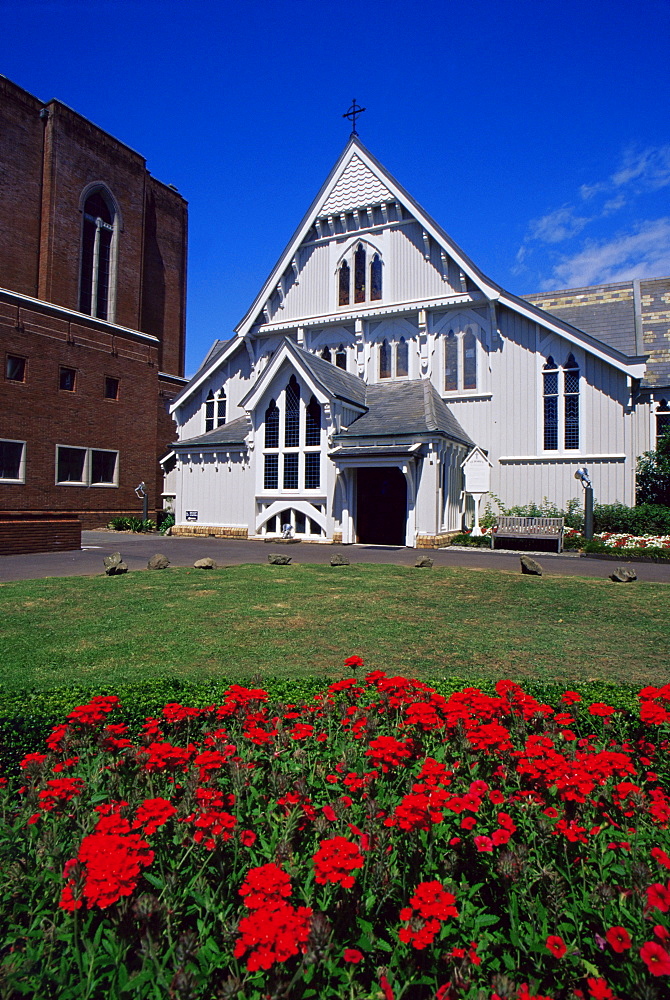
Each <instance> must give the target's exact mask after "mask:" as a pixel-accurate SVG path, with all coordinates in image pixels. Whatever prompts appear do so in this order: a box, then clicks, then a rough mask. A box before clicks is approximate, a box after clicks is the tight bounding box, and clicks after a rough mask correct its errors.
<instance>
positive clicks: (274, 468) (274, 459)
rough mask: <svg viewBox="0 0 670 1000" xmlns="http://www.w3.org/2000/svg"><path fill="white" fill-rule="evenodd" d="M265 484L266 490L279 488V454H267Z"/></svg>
mask: <svg viewBox="0 0 670 1000" xmlns="http://www.w3.org/2000/svg"><path fill="white" fill-rule="evenodd" d="M263 486H264V488H265V489H266V490H278V489H279V455H266V456H265V475H264V479H263Z"/></svg>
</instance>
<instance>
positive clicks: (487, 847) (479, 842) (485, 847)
mask: <svg viewBox="0 0 670 1000" xmlns="http://www.w3.org/2000/svg"><path fill="white" fill-rule="evenodd" d="M475 846H476V848H477V850H478V851H480V852H483V851H492V850H493V841H492V840H491V838H490V837H475Z"/></svg>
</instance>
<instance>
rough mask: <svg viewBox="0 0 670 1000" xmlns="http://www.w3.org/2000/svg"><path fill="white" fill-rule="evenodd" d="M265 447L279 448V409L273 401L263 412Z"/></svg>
mask: <svg viewBox="0 0 670 1000" xmlns="http://www.w3.org/2000/svg"><path fill="white" fill-rule="evenodd" d="M265 447H266V448H278V447H279V407H278V406H277V404H276V403H275V401H274V399H271V400H270V405H269V406H268V408H267V410H266V411H265Z"/></svg>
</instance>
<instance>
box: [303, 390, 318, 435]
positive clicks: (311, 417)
mask: <svg viewBox="0 0 670 1000" xmlns="http://www.w3.org/2000/svg"><path fill="white" fill-rule="evenodd" d="M317 444H321V407H320V406H319V404H318V403H317V401H316V399H315V397H314V396H312V398H311V399H310V401H309V403H308V405H307V409H306V412H305V445H306V446H307V447H308V448H309V447H310V446H311V445H317Z"/></svg>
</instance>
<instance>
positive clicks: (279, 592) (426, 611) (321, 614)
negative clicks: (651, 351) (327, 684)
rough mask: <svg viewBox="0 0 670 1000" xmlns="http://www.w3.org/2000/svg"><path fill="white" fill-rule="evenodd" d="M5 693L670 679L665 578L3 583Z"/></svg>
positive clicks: (334, 573) (326, 569)
mask: <svg viewBox="0 0 670 1000" xmlns="http://www.w3.org/2000/svg"><path fill="white" fill-rule="evenodd" d="M0 611H1V614H2V622H3V628H2V635H1V637H0V655H1V656H2V661H1V662H2V665H3V670H2V682H3V687H4V688H5V690H8V691H12V690H14V691H16V690H24V691H25V690H30V689H48V688H50V687H54V686H57V685H61V684H85V685H97V684H100V685H113V684H114V683H122V682H123V683H126V682H138V681H146V680H150V679H154V678H165V677H180V678H183V679H188V680H191V681H194V680H200V679H214V678H217V677H221V679H222V680H225V681H226V682H230V681H231V680H242V679H246V680H248V679H249V678H250V677H252V676H253V675H258V674H262V675H265V676H273V677H287V678H288V677H301V676H306V675H311V676H314V675H317V676H322V677H330V676H341V671H342V661H343V659H344V657H346V656H348V655H350V654H351V653H358V654H359V655H361V656H363V657H364V659H365V663H366V667H369V668H370V669H376V668H379V669H383V670H386V671H387V672H389V673H405V674H411V675H413V676H416V677H420V678H422V679H425V680H433V681H436V680H438V679H439V678H441V677H445V676H456V677H460V678H463V679H465V680H466V681H471V682H475V681H482V680H485V679H498V678H500V677H503V676H504V677H510V678H513V679H515V680H518V681H520V682H523V681H524V680H529V679H533V680H540V681H551V680H559V681H560V682H562V683H567V684H575V683H577V682H579V681H585V680H604V681H611V682H627V683H632V684H652V683H653V684H657V685H659V684H663V683H667V682H668V681H670V663H669V658H668V645H669V644H668V639H669V637H670V602H669V601H668V588H667V586H666V585H664V584H654V583H643V582H637V583H635V584H632V585H628V586H622V585H619V586H616V585H614V584H612V583H611V582H609V581H607V580H592V579H580V578H573V577H570V578H568V577H550V576H544V577H542V578H534V577H525V576H521V575H520V574H516V573H506V572H500V571H488V570H468V571H464V570H462V569H454V568H449V567H444V568H436V569H433V570H418V569H414V568H413V567H412V568H410V567H402V566H378V565H355V566H349V567H346V568H338V569H335V568H332V567H330V566H307V565H300V566H289V567H274V566H252V565H248V566H239V567H235V568H231V569H226V570H216V571H213V572H203V571H199V570H188V569H170V570H165V571H162V572H151V573H149V572H141V573H140V572H138V573H131V574H128V575H126V576H121V577H111V578H108V577H104V576H101V577H71V578H65V579H57V578H51V579H46V580H36V581H22V582H18V583H6V584H2V585H0Z"/></svg>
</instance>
